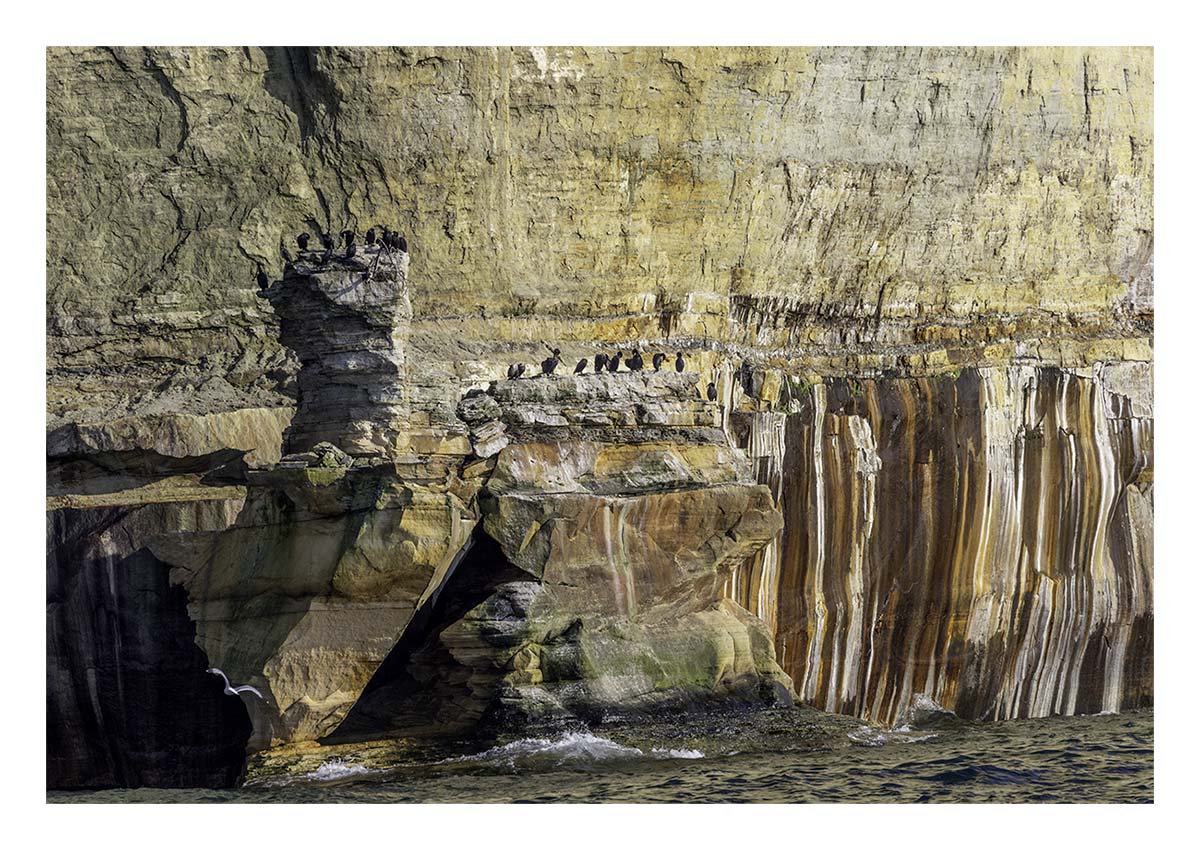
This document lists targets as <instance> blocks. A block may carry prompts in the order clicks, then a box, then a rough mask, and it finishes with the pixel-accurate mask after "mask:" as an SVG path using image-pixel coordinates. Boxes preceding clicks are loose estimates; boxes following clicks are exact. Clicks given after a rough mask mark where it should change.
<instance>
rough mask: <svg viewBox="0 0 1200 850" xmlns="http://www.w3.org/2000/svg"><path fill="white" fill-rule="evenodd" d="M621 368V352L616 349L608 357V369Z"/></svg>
mask: <svg viewBox="0 0 1200 850" xmlns="http://www.w3.org/2000/svg"><path fill="white" fill-rule="evenodd" d="M620 368H621V352H620V351H618V352H617V353H616V354H614V355H613V356H612V357H610V358H608V371H610V372H615V371H617V370H618V369H620Z"/></svg>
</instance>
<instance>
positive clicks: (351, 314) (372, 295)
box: [263, 246, 412, 457]
mask: <svg viewBox="0 0 1200 850" xmlns="http://www.w3.org/2000/svg"><path fill="white" fill-rule="evenodd" d="M407 275H408V255H407V254H404V253H402V252H399V251H397V252H390V251H388V250H387V249H386V248H383V247H381V246H364V247H363V248H362V249H361V251H358V252H357V253H356V254H355V256H353V257H349V258H347V257H345V256H338V257H335V258H332V259H327V258H325V257H323V256H321V255H320V254H318V253H317V252H303V253H302V254H301V257H300V258H299V260H297V262H295V263H292V264H290V265H289V266H288V267H287V270H286V271H285V274H284V277H283V279H282V280H281V281H279V282H277V283H275V284H274V285H273V286H271V287H270V288H268V289H267V290H266V291H265V292H264V293H263V295H264V296H265V297H266V298H267V299H268V300H269V301H270V302H271V304H272V306H273V307H274V308H275V311H276V312H277V313H278V314H279V331H280V341H281V342H282V343H283V344H284V345H286V346H287V347H288V348H289V349H291V350H292V351H293V352H295V354H296V357H297V359H298V360H299V361H300V373H299V375H298V376H297V379H296V389H297V392H298V394H299V402H298V406H297V408H296V413H295V416H294V417H293V419H292V421H291V424H290V425H289V426H288V430H287V432H286V434H285V435H284V451H285V453H293V452H303V451H307V450H309V449H311V448H312V447H313V446H315V445H316V444H318V443H321V442H329V441H332V442H333V443H334V444H335V445H337V446H338V447H339V448H341V449H342V450H344V451H346V452H349V453H350V454H352V455H387V456H389V457H390V456H394V455H395V454H396V452H397V450H398V448H399V446H398V443H399V441H400V440H401V437H402V436H403V435H405V434H406V432H407V427H408V406H407V402H406V399H405V394H406V386H407V370H406V366H405V356H406V348H407V342H408V329H409V322H410V320H411V319H412V308H411V307H410V306H409V303H408V282H407Z"/></svg>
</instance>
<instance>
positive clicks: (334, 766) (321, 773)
mask: <svg viewBox="0 0 1200 850" xmlns="http://www.w3.org/2000/svg"><path fill="white" fill-rule="evenodd" d="M370 772H371V770H370V768H367V767H365V766H363V765H361V764H347V763H346V762H345V761H344V760H343V759H330V760H329V761H327V762H324V763H322V764H321V766H320V767H318V768H317V769H316V770H314V771H313V772H312V773H306V774H304V775H303V776H301V777H300V778H301V779H308V780H312V781H314V782H328V781H330V780H331V779H346V778H347V777H350V776H365V775H366V774H368V773H370Z"/></svg>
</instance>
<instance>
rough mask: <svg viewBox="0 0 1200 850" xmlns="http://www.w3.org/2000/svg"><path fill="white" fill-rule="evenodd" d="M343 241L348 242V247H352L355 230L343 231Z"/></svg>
mask: <svg viewBox="0 0 1200 850" xmlns="http://www.w3.org/2000/svg"><path fill="white" fill-rule="evenodd" d="M342 239H344V240H346V247H347V248H349V247H350V246H351V245H353V244H354V231H353V230H343V231H342Z"/></svg>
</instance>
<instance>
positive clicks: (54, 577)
mask: <svg viewBox="0 0 1200 850" xmlns="http://www.w3.org/2000/svg"><path fill="white" fill-rule="evenodd" d="M127 512H128V509H126V508H111V509H105V510H95V511H74V510H64V511H58V512H55V513H53V514H51V515H50V516H49V517H48V521H47V524H48V526H49V528H48V537H50V541H49V542H50V547H49V549H50V551H49V554H48V557H47V577H46V580H47V644H48V650H47V703H46V712H47V717H46V733H47V740H46V747H47V779H46V782H47V787H49V788H102V787H113V786H119V787H139V786H158V787H163V786H182V787H196V786H200V787H213V788H223V787H228V786H231V785H232V784H233V783H234V782H235V780H236V779H237V777H238V775H239V773H240V772H241V769H242V764H243V761H244V759H245V746H246V741H247V739H248V738H249V736H250V719H249V717H248V715H247V713H246V708H245V706H244V705H243V704H242V701H241V700H240V699H239V698H236V697H230V696H228V695H226V694H225V693H224V685H223V683H222V682H221V680H220V678H219V677H217V676H214V675H212V674H210V673H207V672H205V670H206V668H207V667H208V666H209V663H208V659H207V658H206V657H205V655H204V653H203V652H202V651H201V650H200V648H199V647H198V646H197V645H196V643H195V637H196V630H195V625H194V624H193V623H192V622H191V621H190V619H189V618H188V613H187V594H186V592H185V591H184V590H183V589H182V588H180V587H176V586H172V585H171V584H170V583H169V581H168V578H167V575H168V570H167V568H166V567H165V565H164V564H162V563H161V562H160V561H158V560H157V559H156V558H155V557H154V556H153V555H151V554H150V553H149V552H148V551H147V550H146V549H138V550H137V551H135V552H132V553H130V554H128V555H121V554H118V553H115V552H113V553H107V554H106V553H104V551H103V549H104V547H103V544H102V543H100V542H99V541H102V540H103V539H104V535H105V532H106V530H107V529H109V528H111V527H112V526H114V525H115V524H117V523H119V522H120V521H121V519H123V517H124V514H126V513H127Z"/></svg>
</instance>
